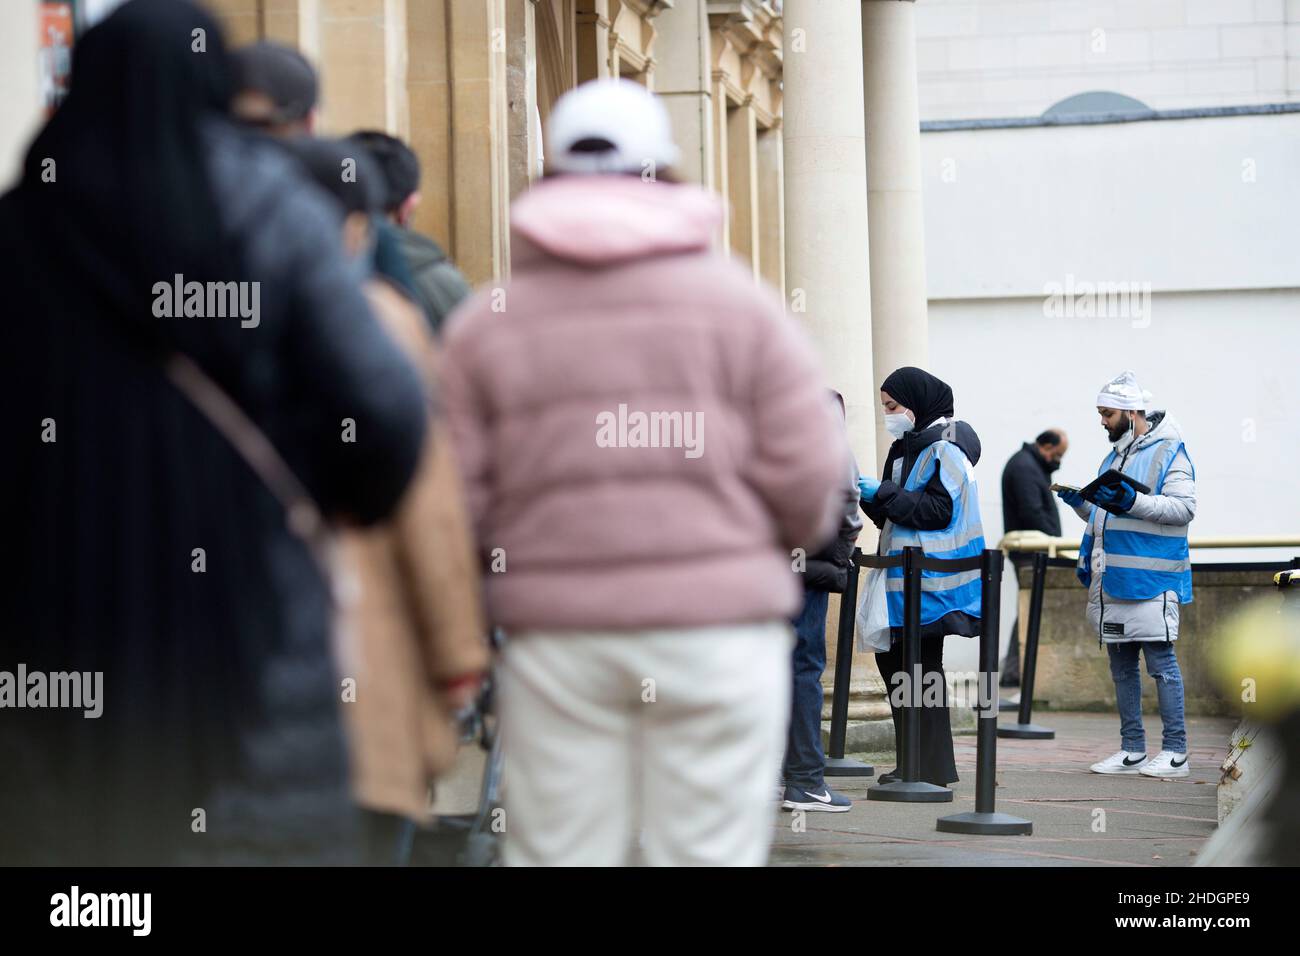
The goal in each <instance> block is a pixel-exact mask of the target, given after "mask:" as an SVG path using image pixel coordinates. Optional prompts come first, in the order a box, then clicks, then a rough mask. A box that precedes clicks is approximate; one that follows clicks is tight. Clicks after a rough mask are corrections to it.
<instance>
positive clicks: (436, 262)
mask: <svg viewBox="0 0 1300 956" xmlns="http://www.w3.org/2000/svg"><path fill="white" fill-rule="evenodd" d="M348 138H349V139H350V140H352V141H354V142H356V143H358V144H359V145H361V146H362V147H364V148H365V149H366V150H367V152H369V154H370V156H371V158H372V159H374V160H375V162H377V163H378V164H379V165H380V167H381V168H382V169H383V171H384V179H385V181H386V182H387V184H388V195H387V196H386V197H385V199H384V214H385V222H384V225H383V227H382V230H383V233H384V234H385V235H387V236H391V237H392V240H393V242H394V244H395V245H396V247H397V251H398V252H399V253H400V255H401V257H402V258H403V259H404V260H405V265H406V268H407V270H408V274H409V277H410V278H409V284H410V289H409V291H410V292H411V293H412V294H413V296H414V298H415V301H416V303H417V304H418V305H419V306H420V308H422V309H423V310H424V314H425V316H426V317H427V318H428V320H429V325H430V327H431V328H432V329H433V331H434V333H435V334H437V333H440V332H441V331H442V323H443V321H444V320H445V319H446V318H447V316H448V315H449V314H450V313H451V311H452V310H453V309H455V307H456V306H457V305H459V304H460V301H461V300H462V299H464V298H465V297H466V296H468V295H469V293H470V287H469V283H468V282H466V281H465V277H464V276H463V275H461V274H460V270H458V269H457V268H456V267H455V266H454V265H453V264H452V262H451V260H450V259H448V258H447V254H446V253H445V252H443V251H442V248H441V247H440V246H439V245H438V244H437V243H436V242H434V241H433V240H432V239H430V238H429V237H428V236H426V235H423V234H422V233H418V232H416V231H415V230H414V229H412V228H411V222H412V220H413V218H414V216H415V207H416V206H418V205H419V203H420V160H419V157H417V156H416V155H415V152H414V151H413V150H412V149H411V148H410V147H409V146H407V145H406V144H405V143H403V142H402V141H401V140H400V139H397V138H396V137H395V136H389V135H388V134H387V133H382V132H379V131H377V130H361V131H360V132H356V133H353V134H352V135H351V136H350V137H348Z"/></svg>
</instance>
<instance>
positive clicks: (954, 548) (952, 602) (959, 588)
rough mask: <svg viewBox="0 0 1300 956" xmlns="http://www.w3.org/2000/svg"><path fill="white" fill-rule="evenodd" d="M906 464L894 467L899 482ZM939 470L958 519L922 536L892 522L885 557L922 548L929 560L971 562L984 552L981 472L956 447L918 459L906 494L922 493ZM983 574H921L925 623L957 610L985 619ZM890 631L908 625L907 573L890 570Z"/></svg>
mask: <svg viewBox="0 0 1300 956" xmlns="http://www.w3.org/2000/svg"><path fill="white" fill-rule="evenodd" d="M902 467H903V463H902V460H901V459H900V460H898V461H895V462H894V474H893V476H892V479H893V481H894V483H895V484H898V483H899V472H900V471H901V470H902ZM936 467H937V468H938V469H939V477H940V480H941V481H942V482H943V487H944V488H945V489H946V490H947V492H948V494H949V496H950V497H951V498H952V520H951V521H950V522H948V527H946V528H943V529H941V530H939V531H918V530H917V529H916V528H905V527H903V526H902V525H896V524H894V522H892V521H886V522H885V526H884V528H883V529H881V533H880V550H879V553H880V554H882V555H886V556H888V555H896V554H902V553H903V549H904V548H911V547H919V548H920V549H921V550H922V551H923V552H924V553H925V555H926V557H929V558H969V557H972V556H974V555H978V554H980V553H981V552H982V551H983V550H984V527H983V525H982V524H981V523H980V505H979V495H978V493H977V490H976V485H975V470H974V468H973V467H972V466H971V463H970V460H969V459H968V458H967V457H966V455H965V453H964V452H963V451H962V450H961V449H960V448H958V447H957V446H956V445H954V444H953V443H952V442H946V441H937V442H935V443H934V444H933V445H930V446H929V447H928V448H926V449H925V450H924V451H922V452H921V454H920V456H919V457H918V458H917V459H916V464H914V465H913V466H912V471H911V474H909V475H908V476H907V483H906V484H904V485H902V487H903V490H905V491H916V490H918V489H920V488H923V487H925V484H926V482H928V481H929V480H930V478H931V477H933V475H934V469H935V468H936ZM981 590H982V585H981V583H980V572H979V569H978V568H976V569H975V570H973V571H929V570H923V571H922V572H921V623H922V624H932V623H934V622H935V621H937V620H939V619H940V618H941V617H943V616H944V615H945V614H949V613H951V612H952V611H964V612H966V613H967V614H969V615H970V616H971V617H973V618H977V619H978V618H979V616H980V593H981ZM885 593H886V603H887V604H888V606H889V626H890V627H902V626H903V569H902V568H901V567H897V568H890V569H889V570H888V572H887V574H886V578H885Z"/></svg>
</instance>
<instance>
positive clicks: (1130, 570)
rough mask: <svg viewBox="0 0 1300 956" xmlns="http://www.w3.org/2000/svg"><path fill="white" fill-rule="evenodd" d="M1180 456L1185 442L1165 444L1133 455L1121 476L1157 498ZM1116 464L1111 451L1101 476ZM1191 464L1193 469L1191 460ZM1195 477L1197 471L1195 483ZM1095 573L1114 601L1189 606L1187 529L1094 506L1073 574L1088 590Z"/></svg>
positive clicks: (1162, 441) (1164, 440) (1161, 442)
mask: <svg viewBox="0 0 1300 956" xmlns="http://www.w3.org/2000/svg"><path fill="white" fill-rule="evenodd" d="M1180 451H1181V452H1183V453H1184V454H1186V449H1185V448H1184V447H1183V443H1182V442H1180V441H1178V440H1176V439H1173V438H1162V439H1160V440H1159V441H1153V442H1151V443H1150V444H1149V445H1144V446H1143V447H1141V448H1138V449H1137V450H1135V451H1133V452H1130V453H1129V455H1128V457H1127V458H1126V459H1124V460H1123V463H1122V464H1123V467H1122V468H1121V469H1120V470H1121V471H1122V472H1123V473H1124V474H1126V475H1132V476H1133V477H1134V478H1136V479H1137V480H1138V481H1140V482H1142V483H1143V484H1144V485H1146V486H1147V487H1148V488H1150V489H1151V493H1152V494H1153V495H1158V494H1160V490H1161V489H1162V488H1163V487H1164V484H1165V476H1166V475H1167V474H1168V473H1169V467H1170V466H1171V465H1172V464H1173V463H1174V459H1175V458H1177V457H1178V453H1179V452H1180ZM1117 458H1119V456H1118V455H1117V454H1116V453H1115V452H1114V451H1111V453H1110V454H1109V455H1107V456H1106V460H1105V461H1103V462H1102V463H1101V468H1099V469H1098V470H1097V474H1099V475H1100V474H1103V473H1105V472H1106V471H1107V470H1108V469H1110V468H1114V467H1115V463H1116V459H1117ZM1187 461H1188V464H1191V458H1190V457H1189V458H1188V459H1187ZM1195 474H1196V471H1195V466H1193V469H1192V475H1193V477H1195ZM1097 532H1100V533H1101V541H1102V551H1101V555H1100V557H1099V558H1098V560H1097V561H1096V562H1095V565H1096V566H1095V567H1094V566H1093V565H1094V561H1093V558H1092V543H1093V538H1094V536H1095V535H1096V533H1097ZM1093 571H1097V572H1098V573H1100V574H1101V576H1102V578H1101V580H1102V587H1103V589H1104V590H1105V592H1106V593H1107V594H1109V595H1110V596H1111V597H1117V598H1120V599H1121V600H1125V601H1147V600H1150V599H1151V598H1155V597H1159V596H1160V595H1162V594H1164V593H1165V592H1166V591H1173V592H1174V593H1175V594H1177V595H1178V600H1179V603H1181V604H1190V603H1191V600H1192V562H1191V557H1190V553H1189V552H1188V549H1187V525H1168V524H1156V523H1155V522H1154V521H1142V520H1140V519H1138V518H1131V517H1129V516H1128V515H1113V514H1111V513H1110V512H1108V511H1106V510H1105V509H1103V508H1098V507H1097V506H1096V505H1094V506H1093V508H1092V514H1091V516H1090V517H1089V518H1088V529H1087V531H1085V532H1084V535H1083V543H1082V544H1081V545H1080V546H1079V562H1078V564H1077V566H1076V567H1075V574H1077V575H1078V577H1079V580H1080V581H1082V582H1083V585H1084V587H1088V586H1089V585H1090V584H1091V583H1092V572H1093Z"/></svg>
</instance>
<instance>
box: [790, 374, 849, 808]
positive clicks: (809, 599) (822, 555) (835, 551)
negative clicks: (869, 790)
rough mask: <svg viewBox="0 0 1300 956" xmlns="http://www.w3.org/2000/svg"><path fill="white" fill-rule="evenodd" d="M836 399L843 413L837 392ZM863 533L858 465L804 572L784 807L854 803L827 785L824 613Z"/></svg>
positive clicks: (846, 579) (846, 480)
mask: <svg viewBox="0 0 1300 956" xmlns="http://www.w3.org/2000/svg"><path fill="white" fill-rule="evenodd" d="M831 395H832V397H833V398H835V400H836V401H837V402H838V403H839V406H840V411H841V412H843V411H844V398H843V397H842V396H841V395H840V393H839V392H832V393H831ZM861 531H862V516H861V515H860V514H859V513H858V466H857V463H856V462H854V463H852V466H851V468H850V469H849V471H848V472H846V473H845V475H844V516H843V518H842V519H841V520H840V528H839V531H838V532H837V533H836V535H835V537H834V538H833V539H832V540H831V542H830V543H829V544H828V545H826V547H825V548H823V549H822V550H821V551H819V552H817V553H816V554H814V555H812V556H811V557H809V558H808V559H807V561H806V562H805V565H806V566H805V567H804V568H803V575H802V576H803V587H804V602H803V608H802V609H801V610H800V612H799V616H798V617H796V618H795V619H794V621H793V622H792V623H793V625H794V632H795V647H794V661H793V664H794V667H793V670H794V694H793V696H792V698H791V717H790V731H789V736H788V737H787V740H786V748H785V761H784V763H783V765H782V768H781V776H782V777H783V778H784V780H785V793H784V795H783V800H782V804H781V806H782V808H783V809H785V810H821V811H828V812H831V813H836V812H843V811H845V810H848V809H849V808H850V807H851V806H853V802H852V801H851V800H849V798H848V797H845V796H843V795H841V794H838V793H836V792H835V791H834V790H832V789H831V788H830V787H828V786H826V780H825V777H824V773H825V770H826V754H825V753H824V752H823V750H822V671H824V670H825V669H826V611H827V609H828V607H829V606H830V596H831V594H843V593H844V589H845V588H846V587H847V586H848V583H849V574H850V573H851V571H852V570H853V548H854V545H855V544H856V543H857V540H858V534H859V533H860V532H861Z"/></svg>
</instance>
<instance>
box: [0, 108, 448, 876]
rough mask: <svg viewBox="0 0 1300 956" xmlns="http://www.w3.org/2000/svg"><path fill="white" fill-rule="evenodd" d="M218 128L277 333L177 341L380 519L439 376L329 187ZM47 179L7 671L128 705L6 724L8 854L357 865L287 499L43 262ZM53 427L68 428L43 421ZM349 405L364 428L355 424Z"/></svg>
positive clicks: (334, 503) (235, 221) (91, 302)
mask: <svg viewBox="0 0 1300 956" xmlns="http://www.w3.org/2000/svg"><path fill="white" fill-rule="evenodd" d="M209 133H210V134H211V135H210V136H209V137H208V139H207V143H206V145H207V149H206V152H205V155H206V156H207V157H208V160H209V162H210V180H211V188H212V191H213V193H214V194H215V198H216V200H217V208H218V210H219V211H220V213H221V216H220V220H219V223H218V225H219V226H220V227H221V229H222V232H223V233H224V234H225V237H226V238H227V239H228V240H229V242H230V245H231V247H232V248H233V249H235V250H237V251H238V253H239V258H240V259H241V260H242V262H243V268H244V272H243V274H242V275H241V276H238V278H241V279H246V280H247V281H250V282H251V281H257V282H259V283H260V288H261V300H260V301H261V305H260V309H261V314H260V322H259V323H258V325H257V326H256V327H250V328H240V327H239V326H238V325H237V324H234V325H229V324H228V325H225V326H221V328H223V329H229V330H230V334H229V336H228V338H229V340H230V341H231V343H232V345H231V347H230V348H229V349H228V350H226V351H222V350H221V349H220V348H218V346H220V345H221V342H222V341H223V340H213V342H212V343H210V344H212V346H213V347H212V348H211V349H210V350H209V351H208V352H207V353H206V354H199V353H196V352H194V351H193V350H191V349H190V348H189V347H188V346H185V345H184V344H183V341H182V343H181V344H173V345H172V346H171V347H172V348H179V349H181V350H183V351H185V352H186V353H187V354H189V355H190V356H191V357H192V358H194V359H195V360H196V361H199V362H200V363H201V364H202V365H203V366H204V367H205V369H206V370H207V371H208V373H209V374H210V375H211V376H212V378H214V379H215V380H216V381H217V382H218V383H219V384H220V385H221V386H222V387H223V388H224V389H225V391H226V392H227V393H228V394H229V395H230V396H231V397H233V398H234V399H235V400H236V401H237V402H238V403H239V404H240V405H241V406H242V407H243V409H244V411H245V413H246V414H247V415H248V416H249V417H250V418H251V419H252V420H253V421H254V422H255V423H256V424H257V425H258V426H259V428H260V429H261V430H262V431H263V433H264V434H266V435H267V436H268V437H269V438H270V439H271V441H272V442H273V443H274V444H275V446H276V447H277V449H278V450H279V451H280V453H281V455H282V456H283V457H284V458H285V459H286V460H287V462H288V463H289V465H290V467H291V468H292V469H293V470H294V472H295V473H296V474H297V476H298V478H299V479H300V480H301V481H302V482H303V484H305V485H306V486H307V488H308V489H309V490H310V492H311V493H312V496H313V497H314V498H315V499H316V501H317V502H318V503H319V504H320V505H321V507H322V509H323V510H324V511H325V512H326V513H327V514H328V515H333V516H339V517H345V516H346V517H351V518H355V519H359V520H361V521H371V520H377V519H379V518H381V517H383V516H385V515H387V514H388V513H389V512H390V511H391V510H392V508H393V507H394V506H395V505H396V503H397V501H398V500H399V496H400V495H401V494H402V492H403V490H404V489H405V486H406V484H407V482H408V481H409V479H410V477H411V475H412V474H413V472H414V470H415V467H416V464H417V462H418V460H419V455H420V449H421V446H422V441H423V438H424V418H425V406H424V396H423V392H422V389H421V385H420V382H419V379H418V377H417V375H416V373H415V371H414V370H413V368H412V367H411V366H410V364H409V363H408V362H407V361H406V360H405V358H404V357H403V356H402V354H401V353H400V351H399V350H398V348H397V346H396V345H395V344H393V343H392V341H391V340H390V339H389V338H388V336H387V335H386V334H385V333H384V332H383V331H382V330H381V329H380V328H379V326H378V325H377V324H376V322H375V320H374V319H373V318H372V317H371V315H370V313H369V309H368V307H367V304H366V301H365V299H364V298H363V296H362V293H361V290H360V288H359V287H358V285H357V284H356V282H355V280H353V279H351V278H350V277H349V269H348V267H347V265H346V263H345V261H344V258H343V252H342V247H341V243H340V239H339V236H340V229H341V221H340V217H339V215H338V214H337V212H336V211H335V210H333V209H332V208H330V206H329V205H327V202H326V201H325V199H324V198H323V196H322V194H319V193H318V192H317V190H316V189H315V187H314V186H309V185H308V184H307V183H306V182H304V181H301V180H300V179H299V178H298V175H297V173H296V171H294V170H293V168H292V167H291V166H290V165H289V163H288V160H287V159H286V158H285V157H283V156H282V155H280V154H279V152H278V151H273V150H271V149H270V147H268V146H267V145H266V144H264V143H259V142H255V141H253V140H252V139H251V138H249V137H247V136H245V135H244V134H241V133H239V132H237V131H235V130H233V129H231V128H229V127H227V126H225V125H224V124H219V125H217V126H215V127H213V128H212V129H211V130H209ZM42 188H43V187H39V186H38V187H34V188H33V187H31V186H23V187H20V188H19V189H17V190H15V191H14V192H11V193H10V194H8V195H7V196H5V197H3V198H0V281H2V282H3V287H4V288H5V290H6V296H7V297H8V299H9V302H10V304H11V306H12V307H13V308H14V309H15V310H16V311H15V313H14V314H15V315H21V316H23V317H24V319H23V321H21V322H11V323H10V327H9V328H10V341H9V347H8V348H7V349H6V352H5V355H6V359H5V362H4V374H3V378H4V380H5V384H6V385H7V386H12V388H13V393H14V394H13V396H12V399H11V400H10V402H6V407H7V408H10V409H12V415H13V417H12V421H14V422H15V423H17V424H18V427H19V432H18V434H19V435H21V436H22V437H21V440H20V439H19V437H18V435H14V436H10V437H11V439H12V441H11V442H10V441H7V442H6V444H7V445H9V446H10V447H12V448H15V449H16V450H17V451H16V454H15V456H14V458H12V459H10V460H9V461H8V462H7V463H6V467H5V468H4V469H3V470H2V471H0V492H3V497H4V500H5V501H8V502H11V503H12V502H21V503H22V506H21V507H15V508H13V509H11V515H10V518H11V520H10V524H9V527H8V529H7V530H8V534H9V547H10V548H11V551H12V553H13V554H14V555H17V556H20V560H19V561H17V562H15V567H14V569H13V573H12V575H10V576H9V578H8V581H7V583H6V587H5V589H4V592H3V602H2V603H0V612H2V613H3V615H4V621H5V627H4V634H3V635H2V636H0V660H2V661H3V662H5V663H7V664H10V665H12V664H14V663H16V662H19V661H21V662H24V663H25V664H26V665H27V667H28V669H29V671H33V670H43V671H79V672H87V671H89V672H96V671H98V672H101V673H102V674H103V678H102V680H103V700H102V704H103V713H102V716H100V717H99V718H97V719H84V718H83V717H82V714H81V712H80V711H77V710H62V711H58V710H21V711H17V710H6V711H4V712H3V715H2V716H0V766H3V767H4V773H3V774H0V821H3V826H0V862H28V863H30V862H39V863H43V864H58V865H72V864H76V865H105V864H123V863H131V864H173V863H223V864H224V863H238V864H247V863H313V864H321V863H346V862H350V861H352V860H354V859H356V857H355V855H354V852H355V849H356V846H357V844H356V842H355V835H356V834H357V828H356V822H355V811H354V809H353V807H352V804H351V800H350V796H349V794H348V790H347V777H346V758H345V749H344V740H343V735H342V728H341V726H340V714H339V706H340V703H339V701H340V683H339V681H340V674H339V671H338V668H337V666H336V663H335V659H334V657H333V654H332V648H331V644H330V634H331V628H330V621H331V606H330V599H329V594H328V592H327V587H326V583H325V581H324V579H323V577H322V575H321V574H320V572H319V571H318V568H317V566H316V565H315V563H314V561H313V559H312V557H311V556H310V555H309V553H308V551H307V549H306V548H305V546H304V545H303V543H302V542H301V541H300V540H299V539H298V538H297V537H295V536H294V535H293V534H292V533H291V532H290V531H289V529H288V527H287V521H286V515H285V512H284V509H283V507H282V506H281V504H280V503H279V501H278V500H277V499H276V498H275V497H274V496H273V495H272V493H271V492H270V491H269V490H268V489H267V488H266V486H265V485H264V484H263V483H262V481H261V480H260V479H259V478H258V477H257V476H256V475H255V474H254V473H253V472H252V471H251V469H250V468H249V466H248V465H247V464H246V463H245V462H244V460H243V459H242V458H241V456H240V455H239V454H237V453H236V452H235V451H234V449H233V448H232V447H231V445H230V444H229V442H228V441H227V440H226V439H225V438H224V437H223V436H222V435H221V434H220V433H218V432H217V431H216V430H215V429H214V428H213V426H212V424H211V423H210V422H209V421H208V419H207V418H206V417H205V416H204V415H203V414H201V413H200V412H199V411H198V410H196V408H195V407H194V406H193V405H192V404H191V402H190V401H189V400H188V399H187V398H186V397H185V396H184V395H182V394H181V393H180V392H179V391H178V390H177V389H176V388H175V387H174V386H173V385H172V384H171V383H170V382H169V381H168V380H167V379H166V378H165V377H164V374H163V371H162V368H161V365H160V363H159V361H158V359H157V357H156V356H155V355H154V354H152V353H151V352H150V351H149V350H146V349H143V348H142V347H141V346H140V344H139V343H138V342H136V341H134V340H133V338H132V336H131V334H129V333H128V331H127V330H126V329H125V328H124V323H123V322H122V321H121V320H120V319H119V317H118V315H117V313H116V312H113V311H111V310H109V309H108V308H106V307H104V305H103V303H102V300H100V299H99V298H98V297H97V296H96V295H94V294H92V293H91V292H90V288H91V287H90V286H89V284H88V283H87V282H85V281H84V274H83V272H82V271H81V264H80V263H79V262H76V263H73V262H68V261H63V260H61V259H59V258H58V257H57V256H48V255H33V254H32V252H31V249H30V246H29V244H28V241H27V240H28V236H29V235H30V234H31V231H32V230H33V228H34V227H35V226H34V224H35V223H38V222H39V221H40V219H41V212H42V209H43V205H42V203H43V201H44V200H43V198H42V194H41V192H40V189H42ZM146 288H147V287H146ZM160 321H164V322H169V323H170V324H167V325H150V326H149V328H156V329H158V330H159V334H160V335H163V334H166V335H175V336H183V335H185V334H189V333H190V330H191V329H192V328H198V327H197V326H187V325H186V324H185V323H209V324H211V323H237V322H238V320H237V319H222V318H176V319H171V320H160ZM209 327H210V325H209ZM202 341H207V340H202ZM42 418H50V419H53V420H54V421H55V422H56V423H57V440H56V441H55V442H50V443H41V442H39V441H37V440H35V438H34V437H33V436H35V435H37V432H36V431H34V430H33V427H34V426H31V423H36V422H40V421H41V419H42ZM345 419H351V420H352V422H353V423H354V427H355V439H356V440H355V441H351V442H348V441H346V440H341V436H342V434H343V430H344V428H345V427H346V426H345V425H344V424H343V423H344V420H345ZM29 426H31V427H29ZM3 667H4V665H3V664H0V668H3ZM4 669H11V668H4ZM199 811H201V814H200V813H199Z"/></svg>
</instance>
